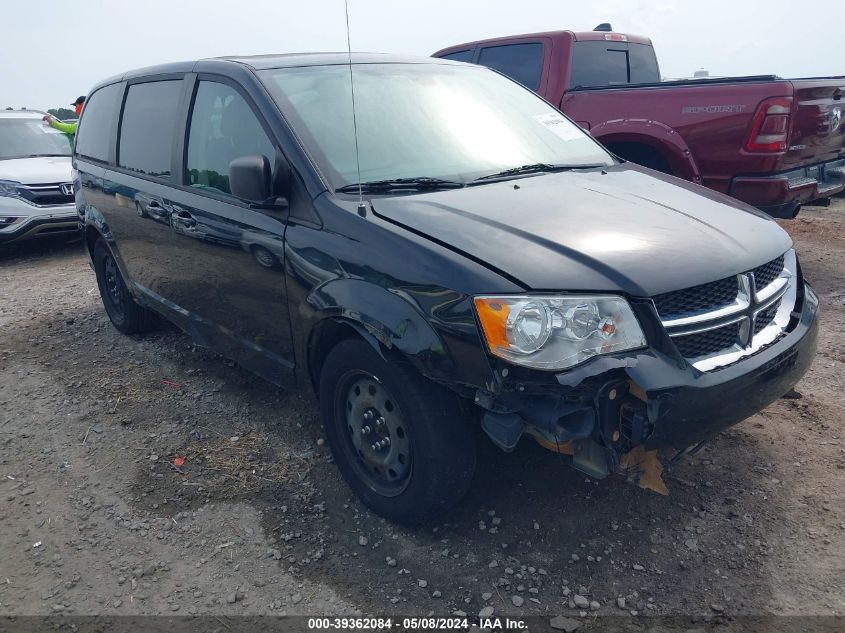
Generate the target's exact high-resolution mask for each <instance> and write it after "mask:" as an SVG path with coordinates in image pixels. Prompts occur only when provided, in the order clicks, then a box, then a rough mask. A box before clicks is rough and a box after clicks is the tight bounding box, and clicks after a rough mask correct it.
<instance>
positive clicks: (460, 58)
mask: <svg viewBox="0 0 845 633" xmlns="http://www.w3.org/2000/svg"><path fill="white" fill-rule="evenodd" d="M440 58H441V59H451V60H452V61H454V62H471V61H472V50H466V51H456V52H454V53H448V54H446V55H441V56H440Z"/></svg>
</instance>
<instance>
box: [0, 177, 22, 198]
mask: <svg viewBox="0 0 845 633" xmlns="http://www.w3.org/2000/svg"><path fill="white" fill-rule="evenodd" d="M19 184H20V183H18V182H11V181H9V180H0V196H6V197H13V198H16V197H17V196H18V185H19Z"/></svg>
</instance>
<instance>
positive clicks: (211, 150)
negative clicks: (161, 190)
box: [185, 81, 276, 195]
mask: <svg viewBox="0 0 845 633" xmlns="http://www.w3.org/2000/svg"><path fill="white" fill-rule="evenodd" d="M257 154H260V155H262V156H266V157H267V160H269V161H270V165H271V166H272V165H273V163H274V162H275V157H276V150H275V147H274V145H273V143H272V142H271V141H270V138H269V137H268V136H267V133H266V132H265V131H264V128H263V127H261V123H260V122H259V121H258V118H257V117H256V116H255V113H254V112H253V111H252V108H250V107H249V104H248V103H247V102H246V100H245V99H244V98H243V97H242V96H241V95H240V94H239V93H238V91H237V90H235V89H234V88H232V87H231V86H228V85H226V84H221V83H217V82H215V81H201V82H200V83H199V87H198V88H197V96H196V98H195V99H194V107H193V110H192V112H191V122H190V131H189V132H188V152H187V159H186V165H185V168H186V174H185V180H186V182H187V183H188V184H189V185H191V186H192V187H197V188H200V189H208V190H212V191H214V192H217V193H224V194H228V195H231V190H230V189H229V163H230V162H232V161H233V160H235V159H236V158H240V157H241V156H255V155H257Z"/></svg>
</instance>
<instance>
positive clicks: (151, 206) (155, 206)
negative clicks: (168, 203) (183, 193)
mask: <svg viewBox="0 0 845 633" xmlns="http://www.w3.org/2000/svg"><path fill="white" fill-rule="evenodd" d="M147 208H148V209H161V205H160V204H159V203H158V201H157V200H150V203H149V204H148V205H147Z"/></svg>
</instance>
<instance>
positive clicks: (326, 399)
mask: <svg viewBox="0 0 845 633" xmlns="http://www.w3.org/2000/svg"><path fill="white" fill-rule="evenodd" d="M320 410H321V414H322V417H323V426H324V428H325V432H326V437H327V439H328V442H329V446H330V447H331V450H332V455H333V456H334V459H335V462H336V463H337V465H338V468H339V469H340V472H341V474H342V475H343V477H344V479H345V480H346V482H347V483H348V484H349V486H350V487H351V488H352V490H354V491H355V493H356V494H357V495H358V496H359V497H360V498H361V500H362V501H363V502H364V504H365V505H366V506H367V507H369V508H370V509H371V510H373V512H375V513H376V514H380V515H381V516H384V517H387V518H388V519H391V520H393V521H396V522H399V523H405V524H418V523H421V522H424V521H427V520H429V519H431V518H434V517H436V516H437V515H440V514H442V513H444V512H445V511H446V510H448V509H449V508H450V507H451V506H452V505H454V504H455V503H456V502H457V501H458V500H459V499H460V498H461V497H462V496H463V495H464V494H465V493H466V491H467V490H468V489H469V486H470V484H471V483H472V475H473V472H474V471H475V450H476V445H475V435H474V433H473V432H472V428H471V426H470V424H469V423H468V421H467V419H466V417H465V416H464V415H463V413H462V412H461V408H460V406H459V402H458V399H457V396H455V395H454V394H453V393H452V392H450V391H448V390H447V389H445V388H443V387H441V386H439V385H436V384H435V383H433V382H431V381H429V380H427V379H425V378H423V377H422V376H420V375H419V374H418V373H417V372H416V370H415V369H414V368H413V367H411V366H410V365H408V364H406V363H400V362H388V361H385V360H384V359H383V358H382V357H381V355H380V354H378V353H377V352H376V351H375V350H374V349H373V348H372V347H371V346H370V345H369V344H367V343H366V342H365V341H362V340H361V339H347V340H344V341H341V342H340V343H338V345H337V346H335V347H334V348H333V349H332V350H331V352H329V355H328V357H327V358H326V360H325V363H324V365H323V370H322V374H321V377H320ZM365 429H367V430H365ZM385 440H387V442H386V445H385V444H384V443H385ZM377 443H382V445H381V446H380V447H379V448H376V446H378V444H377Z"/></svg>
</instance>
